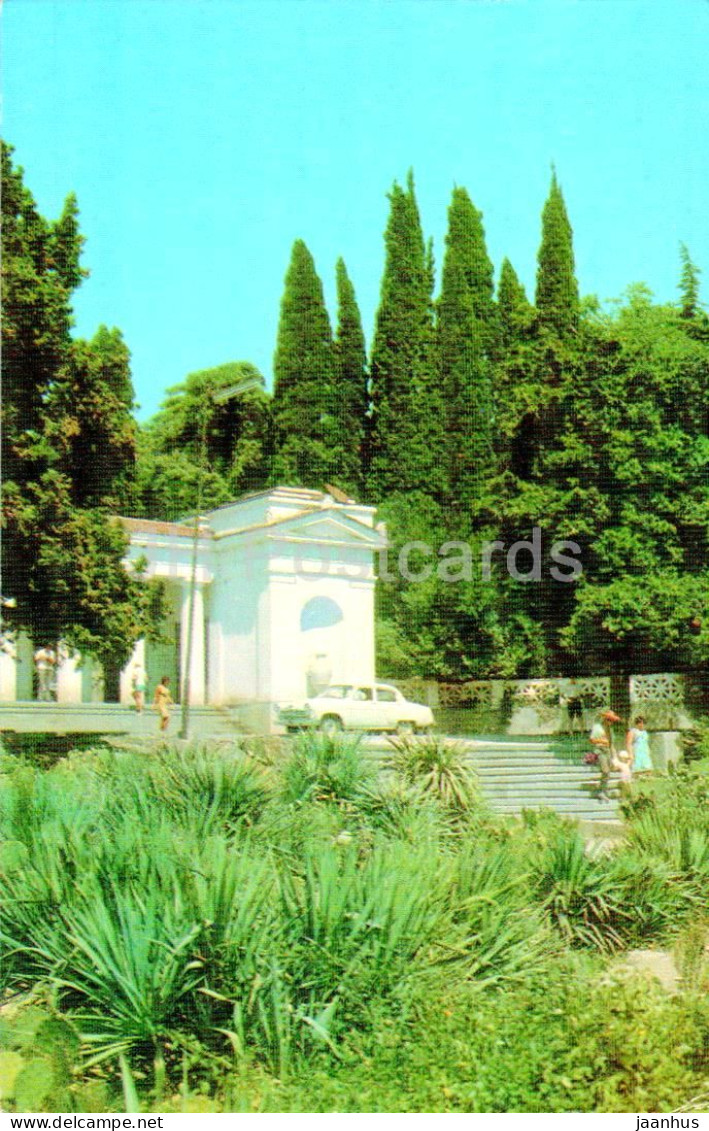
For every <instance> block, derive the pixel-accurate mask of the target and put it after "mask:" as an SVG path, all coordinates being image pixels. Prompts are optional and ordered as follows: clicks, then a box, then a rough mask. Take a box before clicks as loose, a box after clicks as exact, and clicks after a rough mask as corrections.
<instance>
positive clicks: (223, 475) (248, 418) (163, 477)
mask: <svg viewBox="0 0 709 1131" xmlns="http://www.w3.org/2000/svg"><path fill="white" fill-rule="evenodd" d="M253 378H256V379H258V380H261V374H260V373H259V371H258V369H257V368H256V366H255V365H252V364H251V362H248V361H232V362H227V363H226V364H224V365H219V366H216V367H214V368H212V369H203V370H199V371H198V372H196V373H190V374H188V376H187V377H186V378H185V380H184V381H183V382H182V383H181V384H179V385H175V386H173V387H172V388H171V389H168V395H167V397H166V399H165V401H164V403H163V405H162V407H161V409H160V411H159V412H158V413H157V414H156V415H155V416H154V417H153V419H152V420H151V421H150V422H149V423H148V425H147V426H146V427H145V428H144V429H143V432H142V435H141V440H140V458H139V463H138V468H139V470H138V481H137V485H136V492H135V502H134V508H133V509H134V510H135V511H136V512H137V513H139V514H140V515H145V516H147V517H150V518H166V519H175V518H179V517H180V516H181V515H184V514H188V513H189V512H190V511H192V510H194V508H195V507H196V505H197V495H198V486H199V480H200V477H201V478H202V505H203V507H204V508H205V509H208V508H209V507H216V506H220V505H221V504H222V503H226V502H229V501H230V500H232V499H235V498H237V497H238V496H239V495H242V494H244V493H245V492H246V491H255V490H260V489H261V488H263V487H264V486H266V484H267V483H268V481H269V477H270V475H271V466H272V462H273V450H274V436H273V423H272V417H271V402H270V398H269V396H268V395H267V394H266V393H265V392H263V391H262V390H260V389H252V390H249V391H248V392H246V393H244V394H242V395H239V396H235V397H232V398H230V399H229V400H227V401H225V402H224V403H222V404H219V403H217V402H216V401H215V400H214V394H215V393H218V392H219V391H220V390H221V389H226V388H228V387H229V386H230V385H236V384H238V383H239V382H241V381H248V380H251V379H253ZM203 429H204V440H205V451H204V452H203V451H202V430H203ZM203 464H204V466H202V465H203Z"/></svg>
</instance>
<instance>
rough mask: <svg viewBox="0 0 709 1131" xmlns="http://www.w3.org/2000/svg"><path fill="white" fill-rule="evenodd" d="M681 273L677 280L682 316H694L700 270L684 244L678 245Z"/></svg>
mask: <svg viewBox="0 0 709 1131" xmlns="http://www.w3.org/2000/svg"><path fill="white" fill-rule="evenodd" d="M679 254H680V261H681V263H682V273H681V275H680V281H679V292H680V300H681V310H682V317H683V318H696V316H697V314H698V312H699V309H700V302H699V276H700V275H701V271H700V270H699V268H698V267H697V265H696V264H695V263H693V262H692V257H691V256H690V254H689V250H688V248H687V245H686V244H683V243H681V244H680V245H679Z"/></svg>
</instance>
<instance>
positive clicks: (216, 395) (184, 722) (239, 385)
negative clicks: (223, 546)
mask: <svg viewBox="0 0 709 1131" xmlns="http://www.w3.org/2000/svg"><path fill="white" fill-rule="evenodd" d="M263 384H264V383H263V377H261V375H260V374H259V375H258V376H253V377H245V378H244V380H243V381H237V382H236V384H234V385H228V386H227V387H226V388H224V389H215V390H214V391H213V392H208V393H207V397H206V398H205V402H204V408H203V410H202V419H201V422H200V435H199V464H198V467H197V508H196V510H195V516H194V527H193V531H192V560H191V563H190V589H189V598H188V605H187V641H186V644H185V670H184V675H183V679H182V710H181V719H180V732H179V737H180V738H188V737H189V730H190V695H191V690H192V674H191V670H192V645H193V641H194V606H195V595H196V592H197V558H198V555H199V517H200V511H201V510H202V494H203V491H204V475H205V472H206V470H207V418H208V416H209V408H210V404H226V402H227V401H230V400H232V398H233V397H239V396H241V395H242V393H249V392H251V390H252V389H262V388H263Z"/></svg>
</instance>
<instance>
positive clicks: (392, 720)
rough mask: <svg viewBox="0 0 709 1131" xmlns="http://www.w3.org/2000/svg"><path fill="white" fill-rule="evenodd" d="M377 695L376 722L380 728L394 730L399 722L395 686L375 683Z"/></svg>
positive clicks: (399, 710) (399, 708)
mask: <svg viewBox="0 0 709 1131" xmlns="http://www.w3.org/2000/svg"><path fill="white" fill-rule="evenodd" d="M375 693H376V697H377V724H378V726H379V727H380V728H381V729H382V730H396V725H397V723H398V722H399V716H400V714H401V707H400V702H399V695H398V693H397V691H396V688H395V687H386V686H385V685H383V684H377V686H376V688H375Z"/></svg>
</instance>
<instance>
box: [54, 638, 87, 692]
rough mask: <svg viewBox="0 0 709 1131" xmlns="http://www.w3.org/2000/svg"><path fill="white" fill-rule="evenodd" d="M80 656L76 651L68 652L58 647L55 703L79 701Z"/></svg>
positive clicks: (80, 682) (80, 679) (80, 683)
mask: <svg viewBox="0 0 709 1131" xmlns="http://www.w3.org/2000/svg"><path fill="white" fill-rule="evenodd" d="M80 660H81V657H80V656H79V655H78V653H76V652H75V653H73V654H71V655H70V654H69V653H68V652H67V651H66V649H65V648H62V647H60V648H59V655H58V663H57V683H56V688H57V703H80V702H81V686H82V673H81V668H80V667H79V662H80Z"/></svg>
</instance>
